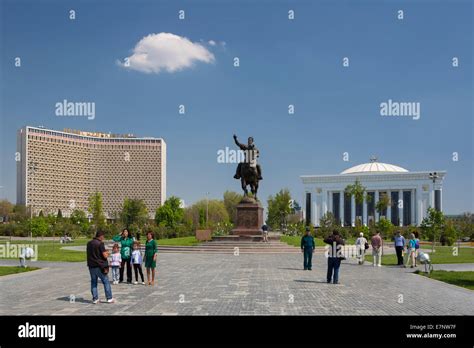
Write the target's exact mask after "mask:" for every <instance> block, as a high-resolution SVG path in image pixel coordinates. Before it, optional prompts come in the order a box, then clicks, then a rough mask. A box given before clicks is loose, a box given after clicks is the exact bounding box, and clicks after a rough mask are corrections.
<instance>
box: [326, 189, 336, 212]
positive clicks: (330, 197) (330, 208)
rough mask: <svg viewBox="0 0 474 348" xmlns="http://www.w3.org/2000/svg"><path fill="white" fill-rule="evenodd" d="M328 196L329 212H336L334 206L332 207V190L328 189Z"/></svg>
mask: <svg viewBox="0 0 474 348" xmlns="http://www.w3.org/2000/svg"><path fill="white" fill-rule="evenodd" d="M327 196H328V212H330V213H333V214H334V211H333V208H332V192H331V191H327Z"/></svg>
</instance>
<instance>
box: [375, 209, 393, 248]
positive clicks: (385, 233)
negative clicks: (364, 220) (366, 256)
mask: <svg viewBox="0 0 474 348" xmlns="http://www.w3.org/2000/svg"><path fill="white" fill-rule="evenodd" d="M375 228H376V230H377V231H378V232H380V236H381V237H382V239H387V238H388V237H391V236H392V234H393V224H392V222H391V221H390V220H388V219H385V218H381V219H380V220H379V222H377V224H376V225H375ZM369 237H370V236H369ZM384 244H385V243H382V255H383V253H384V251H383V247H384Z"/></svg>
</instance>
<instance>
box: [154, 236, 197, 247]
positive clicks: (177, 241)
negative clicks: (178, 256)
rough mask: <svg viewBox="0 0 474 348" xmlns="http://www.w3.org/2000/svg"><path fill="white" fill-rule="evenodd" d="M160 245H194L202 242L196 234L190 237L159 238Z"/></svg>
mask: <svg viewBox="0 0 474 348" xmlns="http://www.w3.org/2000/svg"><path fill="white" fill-rule="evenodd" d="M157 243H158V247H159V246H160V245H176V246H178V245H179V246H193V245H197V244H199V243H200V242H199V241H198V240H197V239H196V237H194V236H190V237H179V238H170V239H157Z"/></svg>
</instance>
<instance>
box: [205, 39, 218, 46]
mask: <svg viewBox="0 0 474 348" xmlns="http://www.w3.org/2000/svg"><path fill="white" fill-rule="evenodd" d="M207 43H208V44H209V45H211V46H215V45H216V42H215V41H214V40H209V41H208V42H207Z"/></svg>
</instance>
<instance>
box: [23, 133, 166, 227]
mask: <svg viewBox="0 0 474 348" xmlns="http://www.w3.org/2000/svg"><path fill="white" fill-rule="evenodd" d="M17 153H18V154H19V161H18V162H17V203H18V204H24V205H26V206H28V207H30V208H31V209H32V211H33V214H34V215H37V214H38V213H39V212H40V211H43V213H44V214H45V215H46V214H56V213H57V212H58V210H59V209H61V212H62V213H63V215H64V216H68V215H69V214H70V213H71V212H72V211H73V210H75V209H80V210H83V211H85V212H87V210H88V206H89V197H90V196H91V194H93V193H94V192H100V193H101V194H102V201H103V209H104V213H105V215H106V217H107V218H113V217H114V216H115V215H116V213H118V212H119V211H120V210H121V206H122V204H123V201H124V199H125V198H138V199H143V200H144V202H145V204H146V206H147V208H148V212H149V214H150V217H151V218H152V217H154V213H155V210H156V208H157V207H159V206H160V205H162V204H163V203H164V201H165V199H166V143H165V141H164V140H163V139H161V138H151V137H150V138H136V137H134V136H132V135H113V134H110V133H99V132H84V131H76V130H69V129H66V130H64V131H56V130H52V129H45V128H42V127H30V126H26V127H23V128H21V129H20V130H18V133H17Z"/></svg>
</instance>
